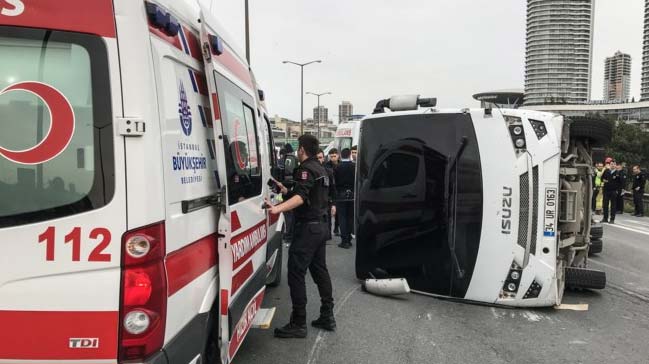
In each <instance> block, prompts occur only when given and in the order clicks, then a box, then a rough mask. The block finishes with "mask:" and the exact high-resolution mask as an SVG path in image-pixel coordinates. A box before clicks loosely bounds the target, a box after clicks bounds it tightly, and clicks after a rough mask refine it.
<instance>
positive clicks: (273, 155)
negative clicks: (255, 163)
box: [264, 114, 277, 167]
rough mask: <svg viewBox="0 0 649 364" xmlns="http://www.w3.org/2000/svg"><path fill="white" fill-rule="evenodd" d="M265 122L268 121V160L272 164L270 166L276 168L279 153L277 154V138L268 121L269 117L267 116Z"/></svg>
mask: <svg viewBox="0 0 649 364" xmlns="http://www.w3.org/2000/svg"><path fill="white" fill-rule="evenodd" d="M264 121H266V127H267V128H268V153H269V158H268V160H269V162H270V166H271V167H274V166H275V165H276V164H277V152H275V142H274V139H275V138H273V127H272V126H271V125H270V120H268V117H267V116H266V115H265V114H264Z"/></svg>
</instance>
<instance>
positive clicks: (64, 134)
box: [0, 0, 126, 363]
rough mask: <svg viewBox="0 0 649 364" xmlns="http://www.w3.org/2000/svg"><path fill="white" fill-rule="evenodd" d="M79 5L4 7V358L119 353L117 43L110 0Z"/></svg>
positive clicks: (0, 356)
mask: <svg viewBox="0 0 649 364" xmlns="http://www.w3.org/2000/svg"><path fill="white" fill-rule="evenodd" d="M7 4H10V7H9V8H7ZM17 4H19V5H17ZM80 4H81V3H80V2H79V1H62V2H46V1H30V2H27V1H9V2H2V1H0V8H3V6H4V7H5V8H4V9H2V12H1V13H0V362H3V363H5V362H11V363H17V362H20V363H36V362H38V363H53V362H60V363H72V362H85V363H91V362H92V363H100V362H102V363H103V362H106V363H112V362H115V361H116V358H117V347H118V329H119V327H120V324H119V297H120V265H121V262H120V251H121V249H120V247H121V243H120V240H121V237H122V234H124V232H125V231H126V217H125V216H126V214H125V212H126V197H125V196H126V190H125V175H124V169H123V166H124V147H123V145H124V142H123V138H121V137H119V136H117V133H116V132H115V131H116V129H117V128H116V126H115V125H114V120H116V119H115V118H118V117H121V116H122V108H121V103H122V100H121V93H120V79H119V73H118V72H117V70H118V69H119V62H118V59H117V38H116V31H115V21H114V15H113V8H112V1H110V0H102V1H93V5H92V6H81V5H80ZM11 6H12V7H11ZM82 18H83V19H93V20H92V22H82V21H79V19H82ZM111 71H112V72H111ZM120 166H121V167H120Z"/></svg>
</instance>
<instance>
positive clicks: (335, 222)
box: [325, 161, 340, 235]
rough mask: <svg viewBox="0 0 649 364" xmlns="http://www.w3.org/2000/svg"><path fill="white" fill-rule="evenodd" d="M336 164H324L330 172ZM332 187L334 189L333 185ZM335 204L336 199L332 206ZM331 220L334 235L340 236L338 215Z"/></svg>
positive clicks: (331, 162)
mask: <svg viewBox="0 0 649 364" xmlns="http://www.w3.org/2000/svg"><path fill="white" fill-rule="evenodd" d="M338 164H340V162H338V163H334V162H333V161H327V162H326V163H325V167H328V168H329V169H331V170H332V171H335V170H336V168H337V167H338ZM335 182H336V181H335V178H334V184H335ZM334 187H335V185H334ZM335 204H336V199H335V198H334V205H335ZM331 220H332V224H333V228H334V233H335V234H336V235H340V224H339V221H338V214H336V215H334V216H332V217H331Z"/></svg>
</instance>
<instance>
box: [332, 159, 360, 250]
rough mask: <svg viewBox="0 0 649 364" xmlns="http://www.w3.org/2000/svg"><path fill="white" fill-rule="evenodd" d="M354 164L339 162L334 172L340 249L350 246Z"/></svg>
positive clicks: (352, 225)
mask: <svg viewBox="0 0 649 364" xmlns="http://www.w3.org/2000/svg"><path fill="white" fill-rule="evenodd" d="M355 173H356V164H355V163H354V162H352V161H341V162H340V163H339V164H338V167H336V170H335V171H334V178H335V180H336V191H337V195H338V196H337V199H336V215H337V216H338V221H339V222H340V236H341V239H342V242H341V243H340V245H339V246H340V247H341V248H349V247H351V246H352V232H353V230H354V177H355Z"/></svg>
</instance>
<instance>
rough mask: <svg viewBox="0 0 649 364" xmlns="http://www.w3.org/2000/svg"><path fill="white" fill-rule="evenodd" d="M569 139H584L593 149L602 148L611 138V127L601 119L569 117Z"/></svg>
mask: <svg viewBox="0 0 649 364" xmlns="http://www.w3.org/2000/svg"><path fill="white" fill-rule="evenodd" d="M570 120H571V121H572V122H571V124H570V137H571V138H586V139H589V140H590V141H591V146H593V147H603V146H605V145H607V144H608V143H610V142H611V139H612V138H613V125H612V124H611V122H610V121H608V120H606V119H603V118H596V117H587V116H576V117H571V118H570Z"/></svg>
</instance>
